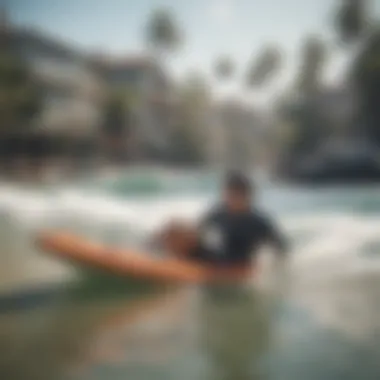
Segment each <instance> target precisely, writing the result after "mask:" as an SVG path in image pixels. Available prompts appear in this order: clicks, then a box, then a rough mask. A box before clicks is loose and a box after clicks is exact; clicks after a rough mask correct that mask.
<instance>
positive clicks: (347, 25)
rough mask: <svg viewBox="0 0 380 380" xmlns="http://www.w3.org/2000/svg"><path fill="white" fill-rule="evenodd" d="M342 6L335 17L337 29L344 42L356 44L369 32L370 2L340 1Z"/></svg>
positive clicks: (359, 0)
mask: <svg viewBox="0 0 380 380" xmlns="http://www.w3.org/2000/svg"><path fill="white" fill-rule="evenodd" d="M340 1H341V4H340V7H339V8H338V11H337V13H336V15H335V27H336V29H337V32H338V35H339V36H340V38H341V40H342V41H344V42H348V43H350V42H354V41H356V40H357V39H358V38H359V37H361V36H362V35H363V33H364V32H365V31H366V30H367V28H368V26H369V22H368V21H369V20H368V10H367V6H368V1H367V0H340Z"/></svg>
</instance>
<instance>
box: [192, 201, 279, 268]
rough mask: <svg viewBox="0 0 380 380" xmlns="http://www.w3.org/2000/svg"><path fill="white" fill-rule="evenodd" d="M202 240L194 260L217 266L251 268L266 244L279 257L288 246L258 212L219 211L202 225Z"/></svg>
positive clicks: (211, 214) (208, 217) (271, 224)
mask: <svg viewBox="0 0 380 380" xmlns="http://www.w3.org/2000/svg"><path fill="white" fill-rule="evenodd" d="M200 233H201V237H200V243H199V246H198V247H197V249H196V250H195V251H194V252H193V253H194V254H193V257H194V259H197V260H200V261H203V262H204V261H205V262H208V263H210V264H211V263H212V264H215V265H245V264H249V262H250V261H251V259H252V255H253V256H254V255H255V253H257V252H258V249H259V248H260V246H261V245H263V244H267V243H268V244H270V245H272V246H273V247H274V248H275V249H276V252H278V253H279V254H284V253H285V251H286V243H285V240H284V238H283V236H282V235H281V234H280V233H279V231H278V230H277V228H275V226H274V225H273V223H272V222H271V221H270V220H269V219H268V218H266V217H264V216H263V215H261V214H260V213H259V212H257V211H256V210H249V211H247V212H245V213H239V214H233V213H231V212H228V211H227V210H226V209H225V208H223V207H219V208H217V209H216V210H214V211H212V212H211V213H210V214H209V215H207V216H206V218H205V219H204V221H203V222H202V224H201V231H200Z"/></svg>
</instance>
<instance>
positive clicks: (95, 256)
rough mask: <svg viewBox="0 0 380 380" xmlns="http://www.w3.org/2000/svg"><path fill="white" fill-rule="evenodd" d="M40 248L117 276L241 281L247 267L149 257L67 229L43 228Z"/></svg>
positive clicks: (202, 281) (184, 280) (177, 279)
mask: <svg viewBox="0 0 380 380" xmlns="http://www.w3.org/2000/svg"><path fill="white" fill-rule="evenodd" d="M37 245H38V247H39V248H40V249H42V250H43V251H45V252H47V253H49V254H51V255H54V256H56V257H58V258H61V259H64V260H68V261H70V262H72V263H74V264H77V265H81V266H85V267H88V268H93V269H98V270H103V271H106V272H108V273H112V274H114V275H117V276H125V277H130V278H138V279H142V280H144V279H145V280H147V281H156V282H161V283H162V282H168V283H170V282H179V283H181V282H187V283H189V282H190V283H210V282H219V281H220V282H225V281H227V282H228V281H241V280H242V279H244V278H247V277H248V276H249V274H251V273H252V271H251V269H250V268H247V267H244V268H242V267H239V268H229V269H216V268H215V267H213V266H209V265H204V264H200V263H196V262H192V261H190V260H184V259H177V258H174V257H170V256H167V257H152V255H148V254H146V253H144V252H139V251H136V250H132V249H130V250H128V249H118V248H111V247H107V246H105V245H102V244H98V243H94V242H91V241H88V240H86V239H84V238H81V237H78V236H75V235H73V234H69V233H62V232H43V233H41V234H39V236H38V237H37Z"/></svg>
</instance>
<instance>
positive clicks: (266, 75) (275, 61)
mask: <svg viewBox="0 0 380 380" xmlns="http://www.w3.org/2000/svg"><path fill="white" fill-rule="evenodd" d="M281 65H282V53H281V50H280V49H279V47H278V46H276V45H267V46H265V47H264V48H263V49H262V50H261V52H260V53H259V55H258V57H257V58H256V57H255V58H254V59H253V60H252V62H251V63H250V64H249V65H248V70H247V74H246V79H245V80H246V84H247V85H248V86H249V87H262V86H264V85H265V84H267V83H268V81H270V80H271V79H272V78H273V77H274V75H275V74H277V73H278V71H279V69H280V67H281Z"/></svg>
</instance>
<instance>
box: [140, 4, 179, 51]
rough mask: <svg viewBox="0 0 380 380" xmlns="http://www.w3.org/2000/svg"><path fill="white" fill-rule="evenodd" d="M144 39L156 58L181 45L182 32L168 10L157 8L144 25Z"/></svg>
mask: <svg viewBox="0 0 380 380" xmlns="http://www.w3.org/2000/svg"><path fill="white" fill-rule="evenodd" d="M145 38H146V42H147V45H148V47H149V48H150V50H151V51H152V52H153V54H154V55H155V57H156V58H162V57H163V56H164V55H165V54H167V53H171V52H173V51H175V50H177V49H178V48H179V47H180V45H181V43H182V32H181V30H180V28H179V26H178V25H177V23H176V20H175V18H174V16H173V14H172V13H171V12H170V10H168V9H166V8H157V9H155V10H154V11H153V13H152V14H151V16H150V18H149V21H148V23H147V25H146V33H145Z"/></svg>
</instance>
